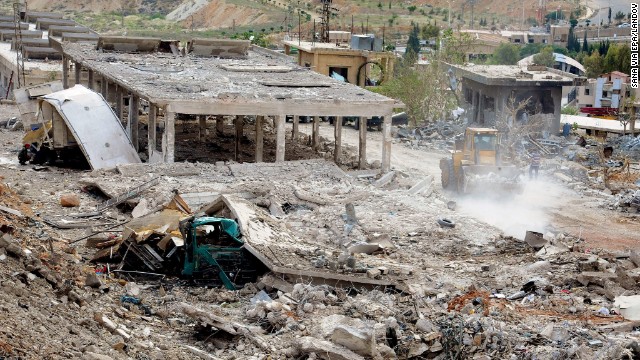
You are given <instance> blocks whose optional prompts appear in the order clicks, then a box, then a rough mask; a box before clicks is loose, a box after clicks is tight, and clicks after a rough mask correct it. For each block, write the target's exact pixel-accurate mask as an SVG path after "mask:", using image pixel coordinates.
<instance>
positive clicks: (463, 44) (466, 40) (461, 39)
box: [438, 29, 475, 64]
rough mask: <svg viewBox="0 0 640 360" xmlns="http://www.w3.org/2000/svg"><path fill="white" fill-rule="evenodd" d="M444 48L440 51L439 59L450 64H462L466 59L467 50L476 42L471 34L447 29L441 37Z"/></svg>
mask: <svg viewBox="0 0 640 360" xmlns="http://www.w3.org/2000/svg"><path fill="white" fill-rule="evenodd" d="M440 40H441V41H440V42H441V43H442V48H440V49H438V57H439V59H440V60H441V61H443V62H445V63H448V64H462V63H464V61H465V58H466V52H467V50H468V49H469V48H470V47H472V46H473V45H474V44H475V40H474V39H473V38H472V37H471V35H470V34H469V33H466V32H457V33H455V34H454V32H453V30H452V29H446V30H444V31H443V32H442V35H441V36H440Z"/></svg>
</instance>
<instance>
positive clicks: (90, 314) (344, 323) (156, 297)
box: [0, 133, 640, 360]
mask: <svg viewBox="0 0 640 360" xmlns="http://www.w3.org/2000/svg"><path fill="white" fill-rule="evenodd" d="M0 134H1V133H0ZM329 150H330V149H327V151H329ZM552 164H555V166H556V167H555V168H554V169H553V171H556V172H557V173H559V174H571V176H572V178H571V184H574V185H575V186H576V187H577V186H578V185H580V186H583V187H585V190H584V191H585V192H586V190H587V189H586V186H585V185H584V183H581V182H578V181H576V180H574V179H573V177H574V176H575V177H576V178H578V177H580V176H589V171H590V170H589V169H586V168H585V167H583V166H581V165H572V164H571V163H568V162H560V161H559V160H558V161H556V162H551V161H550V162H548V163H547V166H548V169H549V170H548V171H550V172H551V171H552V170H551V166H552ZM3 169H5V170H6V171H4V172H3V173H2V174H3V176H5V178H4V179H3V180H2V182H3V185H2V186H3V187H1V188H0V190H1V191H0V205H1V206H2V207H0V231H2V236H1V237H0V279H1V280H0V289H1V291H0V310H1V311H2V313H3V320H4V321H3V322H2V324H0V357H7V358H12V357H20V358H87V359H105V360H106V359H128V358H140V359H165V358H170V359H193V358H201V359H225V360H227V359H229V360H230V359H255V360H258V359H260V360H264V359H300V358H303V359H345V360H361V359H421V358H434V359H534V358H535V359H558V358H585V359H587V358H589V359H590V358H594V359H596V358H598V359H633V358H637V357H638V356H640V348H639V347H638V344H637V342H638V338H639V337H640V318H639V313H640V310H639V303H640V301H639V299H638V293H639V292H640V287H639V286H638V284H639V283H640V257H638V254H637V252H636V251H630V250H625V251H618V252H614V251H608V250H603V249H599V248H593V247H588V246H587V245H586V243H585V241H584V239H583V238H581V237H580V236H575V235H569V233H565V232H563V231H549V232H547V233H546V234H544V235H542V234H539V235H540V236H539V237H540V238H539V239H538V240H539V241H537V242H530V241H526V239H517V238H513V237H508V236H504V235H502V234H501V232H500V231H499V230H498V229H496V228H494V227H492V226H490V225H488V224H485V223H482V222H480V221H478V220H476V219H474V218H472V217H470V216H468V215H465V214H464V213H463V212H461V211H458V210H456V206H455V203H454V204H453V205H452V201H450V199H449V198H448V197H447V196H446V195H445V194H443V193H441V192H440V191H438V190H437V189H435V183H434V177H433V176H415V177H414V176H412V174H410V173H407V172H403V171H392V172H389V173H388V174H380V176H378V175H373V176H372V175H370V170H367V171H368V172H369V173H367V171H364V172H351V173H345V172H343V171H342V170H341V169H340V168H338V167H337V166H335V165H334V164H332V163H330V162H327V161H322V160H304V161H293V162H286V163H282V164H273V163H264V164H247V163H245V164H238V163H216V164H205V163H175V164H153V165H151V164H134V165H126V166H118V167H117V168H116V169H111V170H100V171H92V172H75V171H72V170H67V169H57V168H53V167H51V168H46V170H42V171H35V170H34V168H31V167H18V166H17V165H15V164H8V165H4V166H3ZM18 169H19V170H23V171H17V170H18ZM488 176H489V177H491V176H492V175H488ZM565 176H569V175H565ZM27 180H30V181H27ZM144 184H146V185H145V186H142V185H144ZM574 185H572V186H574ZM621 194H626V195H624V197H622V195H621ZM634 194H635V193H634ZM617 195H621V199H625V200H624V201H625V204H626V201H627V200H626V199H627V198H630V197H631V193H626V192H622V191H621V192H619V193H618V194H617ZM617 195H615V196H617ZM63 197H64V199H65V201H64V203H61V199H62V198H63ZM622 201H623V200H621V202H622ZM632 203H633V201H632V200H629V204H630V205H629V207H631V204H632ZM68 204H71V205H74V206H70V207H67V206H64V205H68ZM198 218H210V220H211V219H213V220H212V221H214V222H213V223H206V224H205V222H203V224H205V225H204V226H205V228H204V229H201V230H200V232H198V231H197V230H194V234H195V237H196V239H198V240H199V241H201V243H199V244H200V245H207V246H208V247H203V248H202V249H204V251H208V253H209V254H210V255H215V256H216V257H215V259H216V262H217V263H218V264H220V268H214V269H213V271H212V270H211V268H210V267H204V268H203V269H202V270H203V271H202V272H200V273H198V276H189V275H187V274H185V269H188V268H187V267H185V266H184V263H185V262H186V260H185V259H186V256H187V255H186V254H188V253H189V251H190V249H191V250H192V249H193V248H190V247H189V246H192V244H190V243H188V242H187V241H186V240H187V239H188V236H187V238H186V239H185V238H183V236H185V233H186V232H185V231H184V228H182V229H181V228H180V226H181V224H183V225H184V224H185V220H192V219H198ZM443 218H446V219H451V220H452V221H455V226H443V225H442V224H441V221H442V219H443ZM216 219H225V221H227V222H224V224H227V225H228V224H229V222H228V221H234V222H235V224H237V230H238V231H239V234H237V233H236V232H235V230H236V229H235V227H227V228H226V230H227V235H229V236H231V237H233V238H234V239H235V240H241V241H242V246H241V247H242V251H243V254H244V256H246V257H247V258H250V259H251V260H252V261H254V263H253V266H245V264H244V263H243V262H241V261H235V258H234V257H233V256H230V253H234V254H236V253H237V252H236V250H237V249H229V248H228V247H230V245H228V243H225V244H223V246H222V248H219V247H218V248H216V247H215V246H213V245H220V244H217V243H215V241H213V243H211V242H207V241H210V240H211V239H214V240H216V239H220V237H219V236H220V234H219V233H217V232H216V231H217V228H216V226H217V222H215V221H217V220H216ZM180 230H183V231H180ZM211 234H217V235H216V236H218V238H216V237H215V236H214V237H210V236H209V235H211ZM227 240H228V239H227ZM237 243H239V241H237ZM237 246H239V245H237ZM202 249H201V250H202ZM191 253H193V254H196V253H197V252H191ZM200 254H202V253H200ZM202 256H203V257H206V255H202ZM218 260H219V261H218ZM225 261H226V262H225ZM195 263H196V262H194V264H195ZM228 264H231V265H233V266H236V267H235V268H233V269H232V270H229V268H227V267H226V266H227V265H228ZM238 266H239V267H238ZM194 269H197V265H193V268H192V270H194ZM220 272H223V273H225V275H226V276H227V277H228V279H229V281H231V282H232V283H233V285H234V288H235V289H234V290H229V289H228V288H227V287H226V286H225V285H226V283H224V281H222V284H220V281H216V282H215V283H214V284H212V281H210V280H212V279H213V278H214V277H215V278H216V279H218V277H220V278H221V279H222V278H223V277H221V276H220ZM194 273H195V271H194ZM244 273H247V274H249V273H251V274H250V276H248V275H247V276H246V278H250V277H251V281H248V282H243V283H240V282H239V279H241V278H243V276H245V275H244ZM34 339H38V340H37V341H34Z"/></svg>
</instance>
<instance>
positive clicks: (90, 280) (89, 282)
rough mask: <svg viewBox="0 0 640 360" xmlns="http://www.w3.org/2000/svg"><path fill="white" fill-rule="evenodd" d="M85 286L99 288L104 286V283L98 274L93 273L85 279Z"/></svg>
mask: <svg viewBox="0 0 640 360" xmlns="http://www.w3.org/2000/svg"><path fill="white" fill-rule="evenodd" d="M84 286H88V287H92V288H99V287H100V286H102V281H100V278H99V277H98V275H96V273H94V272H91V273H89V274H87V277H86V278H85V279H84Z"/></svg>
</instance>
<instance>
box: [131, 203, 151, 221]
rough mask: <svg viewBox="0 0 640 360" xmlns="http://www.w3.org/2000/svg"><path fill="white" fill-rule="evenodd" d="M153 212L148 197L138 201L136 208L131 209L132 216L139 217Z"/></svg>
mask: <svg viewBox="0 0 640 360" xmlns="http://www.w3.org/2000/svg"><path fill="white" fill-rule="evenodd" d="M150 212H151V209H149V201H147V199H142V200H140V202H138V205H136V207H135V208H133V210H132V211H131V217H133V218H134V219H137V218H139V217H142V216H145V215H147V214H149V213H150Z"/></svg>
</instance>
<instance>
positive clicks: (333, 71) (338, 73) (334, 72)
mask: <svg viewBox="0 0 640 360" xmlns="http://www.w3.org/2000/svg"><path fill="white" fill-rule="evenodd" d="M329 76H331V77H332V78H334V79H336V80H340V81H344V82H349V68H346V67H333V66H331V67H329Z"/></svg>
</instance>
